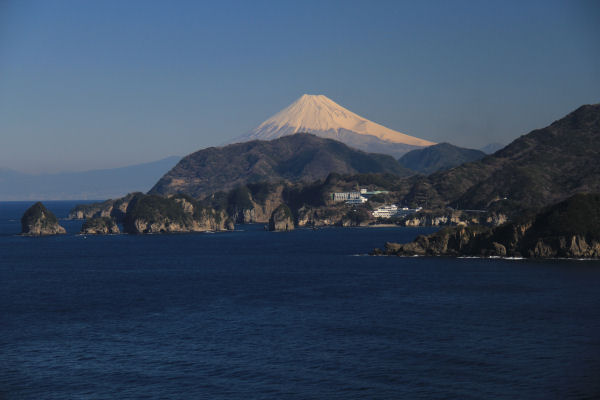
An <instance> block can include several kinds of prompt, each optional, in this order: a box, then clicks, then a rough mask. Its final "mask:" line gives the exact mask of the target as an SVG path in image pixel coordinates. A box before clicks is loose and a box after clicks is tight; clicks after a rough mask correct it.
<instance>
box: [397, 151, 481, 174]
mask: <svg viewBox="0 0 600 400" xmlns="http://www.w3.org/2000/svg"><path fill="white" fill-rule="evenodd" d="M483 157H485V153H484V152H483V151H480V150H474V149H466V148H463V147H458V146H454V145H451V144H450V143H439V144H436V145H433V146H429V147H425V148H423V149H419V150H412V151H409V152H408V153H406V154H405V155H403V156H402V157H400V159H399V160H398V162H400V164H401V165H402V166H404V167H406V168H408V169H412V170H413V171H417V172H420V173H422V174H425V175H428V174H431V173H434V172H438V171H443V170H447V169H450V168H453V167H456V166H458V165H460V164H463V163H466V162H470V161H476V160H480V159H482V158H483Z"/></svg>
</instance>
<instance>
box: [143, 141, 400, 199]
mask: <svg viewBox="0 0 600 400" xmlns="http://www.w3.org/2000/svg"><path fill="white" fill-rule="evenodd" d="M331 172H338V173H344V174H354V173H367V172H389V173H393V174H396V175H398V176H407V175H410V174H411V172H410V171H408V170H407V169H405V168H404V167H402V166H401V165H400V164H399V163H398V162H397V161H396V160H395V159H394V158H393V157H391V156H387V155H382V154H372V153H365V152H362V151H360V150H355V149H352V148H350V147H348V146H346V145H345V144H343V143H341V142H337V141H335V140H331V139H323V138H319V137H316V136H314V135H310V134H295V135H291V136H285V137H283V138H280V139H276V140H272V141H252V142H247V143H237V144H232V145H229V146H225V147H220V148H215V147H211V148H208V149H204V150H200V151H197V152H195V153H193V154H190V155H188V156H187V157H185V158H183V159H182V160H181V161H180V162H179V163H178V164H177V165H176V166H175V167H174V168H173V169H172V170H171V171H169V172H168V173H167V174H165V176H163V177H162V178H161V179H160V180H159V181H158V183H157V184H156V185H155V186H154V187H153V188H152V190H151V191H150V193H151V194H162V195H168V194H174V193H188V194H190V195H192V196H194V197H197V198H199V197H204V196H207V195H209V194H212V193H215V192H217V191H227V190H231V189H233V188H235V187H237V186H240V185H244V184H247V183H255V182H280V181H290V182H298V181H307V182H310V181H314V180H317V179H324V178H325V177H327V175H329V173H331Z"/></svg>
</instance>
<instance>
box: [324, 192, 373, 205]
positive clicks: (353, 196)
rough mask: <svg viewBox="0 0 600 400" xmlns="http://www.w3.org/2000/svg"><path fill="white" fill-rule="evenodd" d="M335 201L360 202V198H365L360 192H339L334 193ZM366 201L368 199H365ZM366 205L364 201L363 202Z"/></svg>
mask: <svg viewBox="0 0 600 400" xmlns="http://www.w3.org/2000/svg"><path fill="white" fill-rule="evenodd" d="M332 198H333V201H348V200H358V199H360V198H364V197H363V196H361V193H360V192H339V193H332ZM365 201H366V198H365ZM363 203H364V201H363Z"/></svg>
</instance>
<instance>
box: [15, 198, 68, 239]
mask: <svg viewBox="0 0 600 400" xmlns="http://www.w3.org/2000/svg"><path fill="white" fill-rule="evenodd" d="M65 233H67V232H66V231H65V228H63V227H62V226H60V225H59V223H58V219H57V218H56V216H55V215H54V214H53V213H52V212H51V211H50V210H48V209H47V208H46V207H45V206H44V205H43V204H42V203H40V202H39V201H38V202H37V203H35V204H34V205H32V206H31V207H29V208H28V209H27V211H25V213H24V214H23V217H22V218H21V234H22V235H26V236H46V235H60V234H65Z"/></svg>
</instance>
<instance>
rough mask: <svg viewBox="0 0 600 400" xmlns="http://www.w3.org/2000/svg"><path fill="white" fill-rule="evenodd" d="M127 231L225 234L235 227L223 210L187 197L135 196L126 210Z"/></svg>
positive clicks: (137, 232)
mask: <svg viewBox="0 0 600 400" xmlns="http://www.w3.org/2000/svg"><path fill="white" fill-rule="evenodd" d="M123 226H124V229H125V232H127V233H133V234H141V233H184V232H206V231H223V230H227V229H228V228H229V229H231V228H233V221H231V220H229V218H228V215H227V214H226V213H225V212H224V211H222V210H220V211H217V210H215V209H213V208H211V207H206V206H204V205H202V204H201V203H200V202H199V201H197V200H195V199H193V198H191V197H189V196H186V195H175V196H172V197H162V196H158V195H143V194H138V195H135V196H134V197H133V198H132V199H131V201H130V203H129V207H128V208H127V213H126V215H125V218H124V222H123Z"/></svg>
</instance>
